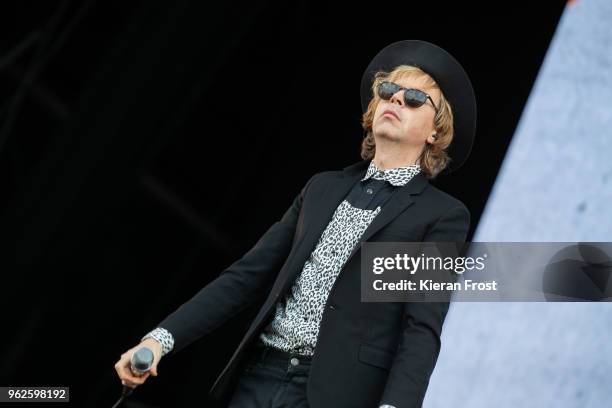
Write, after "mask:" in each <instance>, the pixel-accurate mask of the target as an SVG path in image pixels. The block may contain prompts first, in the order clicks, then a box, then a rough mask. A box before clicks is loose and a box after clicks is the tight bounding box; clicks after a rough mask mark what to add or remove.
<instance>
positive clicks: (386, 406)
mask: <svg viewBox="0 0 612 408" xmlns="http://www.w3.org/2000/svg"><path fill="white" fill-rule="evenodd" d="M378 408H395V405H389V404H384V405H381V406H380V407H378Z"/></svg>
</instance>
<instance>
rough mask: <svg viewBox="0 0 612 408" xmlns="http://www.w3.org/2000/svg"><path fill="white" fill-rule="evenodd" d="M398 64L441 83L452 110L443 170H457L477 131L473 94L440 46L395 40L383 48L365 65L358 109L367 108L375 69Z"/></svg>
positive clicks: (452, 61)
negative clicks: (446, 162) (450, 137)
mask: <svg viewBox="0 0 612 408" xmlns="http://www.w3.org/2000/svg"><path fill="white" fill-rule="evenodd" d="M399 65H414V66H416V67H419V68H420V69H422V70H423V71H425V72H426V73H427V74H429V75H430V76H431V77H432V78H433V79H434V80H435V81H436V82H437V83H438V85H439V86H440V89H441V90H442V92H443V93H444V97H445V98H446V100H447V101H448V102H449V103H450V105H451V107H452V109H453V117H454V123H453V127H454V129H455V135H454V137H453V141H452V143H451V145H450V146H449V148H448V155H449V156H450V157H451V159H452V160H451V162H450V163H449V165H448V167H447V168H446V169H445V170H444V173H450V172H452V171H455V170H457V169H458V168H459V167H461V165H462V164H463V163H464V162H465V161H466V160H467V158H468V156H469V155H470V152H471V150H472V144H473V143H474V136H475V133H476V97H475V95H474V88H473V87H472V83H471V82H470V79H469V78H468V76H467V73H466V72H465V70H464V69H463V67H462V66H461V65H460V64H459V62H457V60H456V59H455V58H454V57H453V56H452V55H450V54H449V53H448V52H447V51H445V50H443V49H442V48H440V47H438V46H437V45H434V44H432V43H429V42H427V41H420V40H404V41H398V42H394V43H393V44H390V45H388V46H386V47H385V48H383V49H382V50H381V51H380V52H379V53H378V54H376V56H375V57H374V59H372V61H371V62H370V64H369V65H368V68H367V69H366V70H365V72H364V74H363V77H362V78H361V110H362V112H365V111H366V110H367V109H368V103H369V102H370V100H371V99H372V96H373V95H372V83H373V82H374V75H375V74H376V72H378V71H386V72H390V71H392V70H393V69H394V68H396V67H397V66H399Z"/></svg>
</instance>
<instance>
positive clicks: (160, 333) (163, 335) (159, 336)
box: [141, 327, 174, 356]
mask: <svg viewBox="0 0 612 408" xmlns="http://www.w3.org/2000/svg"><path fill="white" fill-rule="evenodd" d="M146 338H152V339H155V340H157V341H158V342H159V344H161V346H162V356H165V355H166V354H168V353H169V352H170V351H172V349H173V348H174V337H172V333H170V332H169V331H168V330H166V329H164V328H163V327H158V328H156V329H154V330H151V331H150V332H149V333H147V334H146V335H145V336H144V337H143V338H142V339H141V341H142V340H144V339H146Z"/></svg>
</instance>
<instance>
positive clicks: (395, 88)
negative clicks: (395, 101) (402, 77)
mask: <svg viewBox="0 0 612 408" xmlns="http://www.w3.org/2000/svg"><path fill="white" fill-rule="evenodd" d="M399 91H404V103H405V104H406V105H408V106H411V107H413V108H418V107H420V106H423V105H424V104H425V103H426V102H427V99H429V100H430V101H431V105H432V106H433V108H434V109H435V111H436V114H438V107H437V106H436V104H435V103H434V101H433V99H431V96H429V95H428V94H426V93H425V92H423V91H421V90H418V89H409V88H404V87H403V86H399V85H398V84H395V83H393V82H387V81H384V82H381V83H380V85H378V96H380V97H381V98H382V99H384V100H385V101H388V100H389V99H391V97H392V96H393V95H395V94H396V93H397V92H399Z"/></svg>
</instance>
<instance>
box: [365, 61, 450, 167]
mask: <svg viewBox="0 0 612 408" xmlns="http://www.w3.org/2000/svg"><path fill="white" fill-rule="evenodd" d="M400 78H424V79H425V87H426V88H427V89H429V88H433V89H438V90H440V102H439V103H438V113H437V114H436V116H435V117H434V128H435V130H436V139H435V141H434V143H431V144H430V143H426V144H425V147H424V148H423V151H422V153H421V155H420V156H419V160H418V163H419V165H420V166H421V170H422V171H423V173H424V174H425V176H426V177H427V178H429V179H432V178H434V177H436V176H437V175H438V174H439V173H440V172H441V171H442V170H444V169H445V168H446V167H447V166H448V165H449V163H450V161H451V160H452V159H451V158H450V157H449V156H448V154H447V152H446V149H447V148H448V147H449V146H450V144H451V142H452V141H453V135H454V128H453V110H452V107H451V105H450V103H449V102H448V101H447V100H446V98H445V97H444V94H443V93H442V90H441V89H440V87H439V86H438V84H437V83H436V81H434V79H433V78H432V77H431V76H429V75H428V74H427V73H426V72H425V71H423V70H421V69H420V68H418V67H415V66H412V65H400V66H398V67H396V68H395V69H393V71H391V72H384V71H379V72H377V73H376V75H375V76H374V82H373V84H372V93H373V95H374V97H373V98H372V100H371V101H370V103H369V104H368V109H367V110H366V112H365V113H364V114H363V116H362V118H361V126H362V127H363V129H364V130H365V132H366V136H365V137H364V139H363V141H362V142H361V158H362V159H363V160H371V159H373V158H374V154H375V153H376V142H375V139H374V134H373V132H372V122H373V121H374V112H376V108H377V107H378V104H379V102H380V100H381V99H380V97H379V96H378V92H377V89H378V85H379V84H380V83H381V82H383V81H392V82H393V81H396V80H398V79H400Z"/></svg>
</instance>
